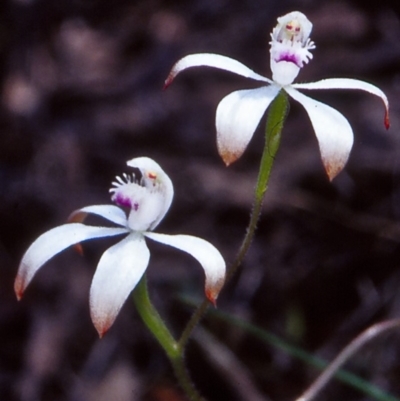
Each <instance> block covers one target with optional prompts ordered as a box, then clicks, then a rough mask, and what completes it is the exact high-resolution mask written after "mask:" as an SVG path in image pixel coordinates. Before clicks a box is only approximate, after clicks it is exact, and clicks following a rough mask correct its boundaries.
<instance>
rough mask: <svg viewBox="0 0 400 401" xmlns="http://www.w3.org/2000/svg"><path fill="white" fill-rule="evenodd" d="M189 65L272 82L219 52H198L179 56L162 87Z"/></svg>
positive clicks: (166, 85)
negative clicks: (217, 69) (212, 68)
mask: <svg viewBox="0 0 400 401" xmlns="http://www.w3.org/2000/svg"><path fill="white" fill-rule="evenodd" d="M191 67H214V68H219V69H221V70H225V71H230V72H233V73H234V74H238V75H241V76H243V77H245V78H251V79H255V80H257V81H263V82H268V83H272V81H271V80H270V79H268V78H266V77H263V76H262V75H259V74H257V73H255V72H254V71H253V70H251V69H250V68H248V67H246V66H245V65H244V64H242V63H240V62H239V61H237V60H235V59H233V58H230V57H226V56H221V55H220V54H212V53H198V54H190V55H188V56H186V57H183V58H181V59H180V60H179V61H178V62H177V63H176V64H175V65H174V66H173V67H172V69H171V72H170V73H169V75H168V78H167V79H166V80H165V85H164V89H165V88H166V87H168V86H169V85H170V84H171V83H172V81H173V80H174V78H175V77H176V76H177V75H178V74H179V73H180V72H181V71H183V70H186V69H187V68H191Z"/></svg>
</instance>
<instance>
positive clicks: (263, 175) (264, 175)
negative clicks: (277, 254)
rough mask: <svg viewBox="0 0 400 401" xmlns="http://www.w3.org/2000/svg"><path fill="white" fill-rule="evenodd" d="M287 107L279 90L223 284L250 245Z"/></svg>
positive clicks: (198, 314) (195, 318) (197, 316)
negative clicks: (245, 216)
mask: <svg viewBox="0 0 400 401" xmlns="http://www.w3.org/2000/svg"><path fill="white" fill-rule="evenodd" d="M288 110H289V102H288V98H287V95H286V92H284V91H283V90H282V91H280V92H279V94H278V95H277V96H276V98H275V99H274V100H273V101H272V103H271V105H270V107H269V109H268V116H267V124H266V128H265V144H264V150H263V154H262V157H261V163H260V169H259V172H258V178H257V184H256V187H255V191H254V204H253V208H252V211H251V215H250V221H249V225H248V226H247V230H246V234H245V236H244V239H243V241H242V244H241V246H240V248H239V252H238V253H237V255H236V258H235V260H234V261H233V263H232V264H231V266H230V267H229V269H228V271H227V275H226V280H225V283H227V282H228V281H229V280H230V279H231V278H232V276H233V275H234V274H235V272H236V271H237V269H238V268H239V266H240V265H241V263H242V261H243V259H244V257H245V256H246V254H247V251H248V250H249V248H250V244H251V241H252V240H253V237H254V233H255V230H256V228H257V222H258V219H259V217H260V213H261V208H262V203H263V200H264V195H265V192H266V191H267V189H268V182H269V178H270V175H271V170H272V166H273V164H274V160H275V156H276V153H277V152H278V149H279V145H280V141H281V133H282V129H283V124H284V122H285V119H286V116H287V113H288ZM208 305H209V302H208V301H207V300H204V301H203V302H202V303H201V304H200V306H199V307H198V308H197V309H196V310H195V312H194V313H193V315H192V317H191V318H190V320H189V322H188V324H187V325H186V328H185V330H184V331H183V333H182V335H181V338H180V339H179V341H178V344H179V348H180V349H182V350H183V349H184V348H185V346H186V343H187V341H188V340H189V338H190V335H191V333H192V331H193V329H194V328H195V327H196V326H197V324H198V323H199V322H200V320H201V319H202V317H203V316H204V313H205V312H206V310H207V308H208Z"/></svg>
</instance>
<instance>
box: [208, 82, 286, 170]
mask: <svg viewBox="0 0 400 401" xmlns="http://www.w3.org/2000/svg"><path fill="white" fill-rule="evenodd" d="M279 91H280V88H279V87H278V86H276V85H270V86H263V87H261V88H257V89H249V90H240V91H236V92H232V93H231V94H229V95H228V96H226V97H224V98H223V99H222V100H221V102H220V103H219V105H218V108H217V113H216V121H215V124H216V127H217V145H218V151H219V154H220V155H221V157H222V159H223V160H224V162H225V163H226V165H229V164H231V163H232V162H234V161H235V160H237V159H238V158H239V157H240V156H241V155H242V154H243V152H244V150H245V149H246V147H247V145H248V143H249V142H250V139H251V138H252V136H253V134H254V131H255V130H256V128H257V126H258V124H259V122H260V120H261V117H262V116H263V114H264V113H265V110H266V109H267V108H268V106H269V105H270V103H271V102H272V100H274V98H275V97H276V95H277V94H278V92H279Z"/></svg>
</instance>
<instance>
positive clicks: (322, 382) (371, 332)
mask: <svg viewBox="0 0 400 401" xmlns="http://www.w3.org/2000/svg"><path fill="white" fill-rule="evenodd" d="M399 326H400V319H393V320H388V321H385V322H382V323H377V324H374V325H373V326H371V327H369V328H368V329H366V330H364V331H363V332H362V333H361V334H359V335H358V336H357V337H356V338H355V339H354V340H353V341H351V343H350V344H349V345H347V346H346V347H345V348H344V349H343V351H342V352H341V353H340V354H339V355H338V356H337V357H336V358H335V359H334V360H333V361H332V362H331V363H330V364H329V365H328V367H327V368H326V369H325V370H324V371H323V372H322V373H321V375H320V376H319V377H318V378H317V380H315V381H314V383H312V384H311V386H310V387H309V388H308V389H307V390H306V391H305V392H304V393H303V394H302V395H301V396H300V397H299V398H297V399H296V401H310V400H312V399H313V398H315V397H316V396H317V395H318V393H319V392H320V391H321V390H322V389H323V388H324V387H325V386H326V385H327V384H328V383H329V381H330V380H331V379H332V377H333V376H334V375H335V373H336V372H337V371H338V369H339V368H340V367H341V366H342V365H343V364H344V363H345V362H347V361H348V360H349V358H351V357H352V356H353V355H354V354H355V353H356V352H357V351H359V350H360V348H361V347H362V346H363V345H365V344H366V343H367V342H369V341H371V340H373V339H374V338H375V337H377V336H379V335H381V334H383V333H385V332H387V331H389V330H392V329H394V328H398V327H399Z"/></svg>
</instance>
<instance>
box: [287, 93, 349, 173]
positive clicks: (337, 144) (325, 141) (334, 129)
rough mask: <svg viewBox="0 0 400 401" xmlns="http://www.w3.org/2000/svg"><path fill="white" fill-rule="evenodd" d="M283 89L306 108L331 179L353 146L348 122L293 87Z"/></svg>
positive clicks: (334, 111)
mask: <svg viewBox="0 0 400 401" xmlns="http://www.w3.org/2000/svg"><path fill="white" fill-rule="evenodd" d="M285 90H286V91H287V93H288V94H289V95H290V96H291V97H292V98H293V99H294V100H296V101H298V102H299V103H300V104H301V105H302V106H303V107H304V108H305V109H306V111H307V113H308V116H309V117H310V120H311V124H312V126H313V128H314V131H315V135H316V136H317V139H318V143H319V149H320V151H321V158H322V162H323V164H324V167H325V170H326V172H327V174H328V177H329V179H330V180H331V181H332V180H333V178H335V177H336V176H337V175H338V174H339V173H340V171H341V170H342V169H343V167H344V166H345V164H346V162H347V159H348V158H349V154H350V150H351V147H352V146H353V130H352V129H351V126H350V124H349V122H348V121H347V120H346V118H345V117H344V116H343V115H342V114H341V113H339V112H338V111H337V110H335V109H334V108H332V107H330V106H328V105H326V104H324V103H321V102H318V101H316V100H314V99H311V98H309V97H307V96H305V95H303V94H302V93H300V92H298V91H297V90H295V89H293V88H290V87H288V88H285Z"/></svg>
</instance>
